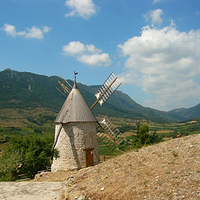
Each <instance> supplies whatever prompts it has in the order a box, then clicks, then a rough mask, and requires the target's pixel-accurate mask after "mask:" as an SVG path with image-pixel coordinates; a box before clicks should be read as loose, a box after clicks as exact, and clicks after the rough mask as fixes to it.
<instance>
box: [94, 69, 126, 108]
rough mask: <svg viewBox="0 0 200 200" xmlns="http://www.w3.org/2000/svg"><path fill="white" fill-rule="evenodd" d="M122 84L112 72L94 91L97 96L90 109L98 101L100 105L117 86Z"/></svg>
mask: <svg viewBox="0 0 200 200" xmlns="http://www.w3.org/2000/svg"><path fill="white" fill-rule="evenodd" d="M121 84H122V82H120V81H119V80H118V77H117V76H115V74H114V73H113V72H112V73H111V74H110V75H109V76H108V78H107V79H106V80H105V82H104V83H103V84H102V85H101V87H100V88H99V89H98V90H97V92H96V93H95V97H96V98H97V100H96V102H95V103H94V104H93V105H92V106H91V107H90V109H91V110H92V109H93V108H94V106H95V105H96V104H97V103H99V104H100V105H101V106H102V105H103V104H104V103H105V102H106V101H107V100H108V99H109V98H110V97H111V96H112V94H113V93H114V92H115V91H116V90H117V88H118V87H119V86H120V85H121Z"/></svg>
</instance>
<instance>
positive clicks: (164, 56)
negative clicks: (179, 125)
mask: <svg viewBox="0 0 200 200" xmlns="http://www.w3.org/2000/svg"><path fill="white" fill-rule="evenodd" d="M7 68H11V69H12V70H16V71H20V72H24V71H26V72H32V73H36V74H41V75H47V76H54V75H56V76H60V75H62V76H63V77H64V78H65V79H71V80H73V79H74V71H77V72H78V75H77V82H81V83H83V84H86V85H100V84H102V83H103V82H104V81H105V79H106V78H107V76H108V75H109V74H110V73H111V72H114V74H115V75H116V76H118V77H119V80H120V81H122V85H121V86H120V87H119V89H118V90H120V91H122V92H124V93H126V94H128V95H129V96H130V97H131V98H132V99H133V100H134V101H136V102H137V103H138V104H140V105H142V106H145V107H150V108H154V109H158V110H162V111H169V110H172V109H175V108H189V107H193V106H195V105H197V104H198V103H200V1H199V0H181V1H180V0H56V1H55V0H1V1H0V71H3V70H5V69H7Z"/></svg>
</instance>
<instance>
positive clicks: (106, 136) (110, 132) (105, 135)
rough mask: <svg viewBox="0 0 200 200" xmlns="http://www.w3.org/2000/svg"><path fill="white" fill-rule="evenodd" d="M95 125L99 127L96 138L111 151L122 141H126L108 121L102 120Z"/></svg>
mask: <svg viewBox="0 0 200 200" xmlns="http://www.w3.org/2000/svg"><path fill="white" fill-rule="evenodd" d="M97 124H98V125H99V127H98V134H97V136H98V138H99V139H100V140H101V141H102V142H103V143H104V144H105V145H106V146H107V147H108V148H109V149H111V150H112V151H113V150H114V149H116V147H117V146H119V145H120V143H121V142H122V141H124V140H126V137H125V136H124V135H123V134H122V133H121V132H120V131H119V130H118V129H117V128H115V127H114V125H113V124H112V123H111V122H110V121H109V120H108V119H103V120H102V121H101V122H97ZM102 131H103V132H102Z"/></svg>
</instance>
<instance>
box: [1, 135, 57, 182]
mask: <svg viewBox="0 0 200 200" xmlns="http://www.w3.org/2000/svg"><path fill="white" fill-rule="evenodd" d="M52 145H53V137H52V136H50V135H45V136H38V135H31V136H24V137H21V136H14V137H12V138H11V140H10V144H9V146H7V147H6V149H5V150H4V152H3V155H2V156H1V158H0V163H1V164H0V175H1V177H2V178H1V179H3V180H7V181H12V180H16V179H18V176H19V175H20V174H24V175H25V177H26V178H33V177H34V175H35V174H36V173H37V171H39V170H45V169H46V167H47V166H48V167H49V166H50V159H51V158H52V156H53V153H55V152H52V151H51V148H52Z"/></svg>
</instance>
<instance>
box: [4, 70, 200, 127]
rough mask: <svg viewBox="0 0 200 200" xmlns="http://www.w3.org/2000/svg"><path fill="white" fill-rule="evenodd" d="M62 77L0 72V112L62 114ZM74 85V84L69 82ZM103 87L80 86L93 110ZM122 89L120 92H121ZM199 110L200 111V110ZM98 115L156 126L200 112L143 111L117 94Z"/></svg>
mask: <svg viewBox="0 0 200 200" xmlns="http://www.w3.org/2000/svg"><path fill="white" fill-rule="evenodd" d="M58 80H59V77H58V76H51V77H48V76H44V75H37V74H33V73H29V72H17V71H15V70H11V69H6V70H4V71H1V72H0V94H1V95H0V109H3V108H4V109H5V108H14V109H27V108H43V109H44V108H45V109H47V110H51V111H55V112H58V111H59V110H60V108H61V106H62V105H63V103H64V101H65V97H64V96H63V95H62V94H61V93H60V92H59V91H58V90H57V89H56V86H57V82H58ZM68 81H69V83H70V84H72V85H73V81H71V80H68ZM98 87H99V86H87V85H83V84H81V83H78V88H79V90H80V92H81V93H82V95H83V97H84V98H85V100H86V102H87V104H88V105H89V106H91V105H92V104H93V103H94V101H95V96H94V94H95V92H96V90H97V89H98ZM119 89H120V88H119ZM198 110H199V109H198ZM93 113H94V114H95V115H107V116H110V117H111V116H115V117H122V118H130V119H146V120H151V121H156V122H161V123H162V122H166V121H173V120H175V121H178V120H187V119H188V117H191V116H192V117H197V116H199V115H200V114H199V111H198V112H194V111H193V114H192V115H190V114H188V113H187V115H181V114H180V113H177V112H163V111H158V110H155V109H151V108H146V107H143V106H141V105H139V104H137V103H136V102H135V101H134V100H132V99H131V98H130V97H129V96H128V95H127V94H124V93H123V92H120V91H116V93H115V94H114V95H113V96H112V97H111V98H110V99H109V100H108V101H107V102H106V104H105V105H103V106H102V107H100V106H99V105H97V106H96V107H95V108H94V109H93Z"/></svg>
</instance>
